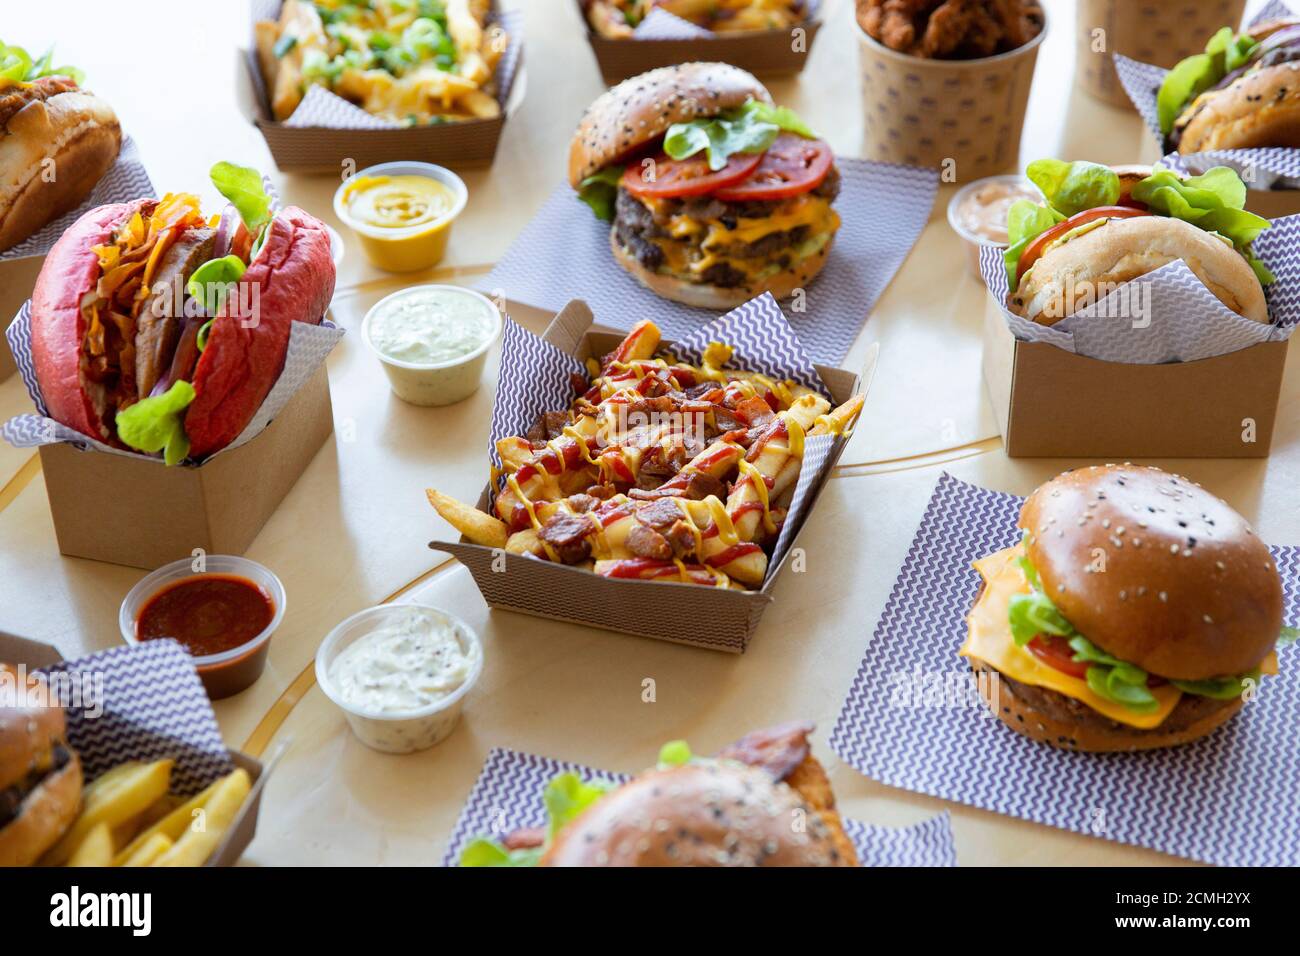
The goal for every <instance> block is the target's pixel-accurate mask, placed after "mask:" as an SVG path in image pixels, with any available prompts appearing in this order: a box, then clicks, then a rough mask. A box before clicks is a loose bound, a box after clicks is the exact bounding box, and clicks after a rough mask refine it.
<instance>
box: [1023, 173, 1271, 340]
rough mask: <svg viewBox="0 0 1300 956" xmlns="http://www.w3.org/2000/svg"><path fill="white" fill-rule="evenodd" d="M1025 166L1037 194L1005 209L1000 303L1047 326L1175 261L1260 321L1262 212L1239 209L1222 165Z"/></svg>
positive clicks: (1265, 273)
mask: <svg viewBox="0 0 1300 956" xmlns="http://www.w3.org/2000/svg"><path fill="white" fill-rule="evenodd" d="M1025 174H1026V175H1027V176H1028V177H1029V178H1030V179H1031V180H1032V181H1033V182H1034V184H1035V185H1036V186H1038V188H1039V190H1040V191H1041V192H1042V194H1043V201H1042V202H1040V203H1034V202H1031V201H1030V200H1028V199H1020V200H1017V201H1016V202H1015V203H1013V204H1012V205H1011V208H1010V209H1009V210H1008V212H1007V233H1008V240H1009V242H1010V245H1009V246H1008V248H1007V250H1006V252H1005V253H1004V260H1005V263H1006V268H1007V281H1008V288H1009V292H1008V296H1007V307H1008V308H1009V309H1010V310H1011V311H1012V312H1014V313H1016V314H1017V315H1021V316H1024V317H1025V318H1027V319H1029V320H1030V321H1033V322H1037V323H1039V324H1040V325H1054V324H1056V323H1057V322H1059V321H1060V320H1062V319H1064V318H1067V317H1069V316H1071V315H1073V314H1074V313H1075V312H1078V311H1080V310H1082V309H1084V308H1086V307H1088V306H1090V305H1092V304H1093V303H1094V302H1096V301H1097V300H1099V299H1102V298H1105V297H1106V296H1107V295H1109V294H1110V293H1111V292H1113V291H1115V290H1116V289H1118V288H1119V287H1120V286H1122V285H1124V284H1125V283H1127V282H1131V281H1132V280H1134V279H1137V278H1140V277H1141V276H1144V275H1146V274H1148V273H1150V272H1154V271H1156V270H1157V269H1160V268H1163V267H1164V266H1167V265H1169V264H1170V263H1171V262H1175V261H1178V260H1182V261H1183V262H1184V263H1186V265H1187V267H1188V268H1189V269H1190V270H1191V271H1192V273H1193V274H1194V275H1195V276H1196V277H1197V278H1198V279H1200V280H1201V282H1202V283H1204V284H1205V287H1206V288H1207V289H1208V290H1209V291H1210V292H1211V293H1213V294H1214V296H1215V297H1216V298H1217V299H1218V300H1219V301H1220V302H1222V303H1223V304H1224V305H1225V306H1227V307H1228V308H1229V309H1231V310H1232V311H1233V312H1236V313H1237V314H1238V315H1241V316H1244V317H1245V318H1248V319H1252V320H1253V321H1256V322H1265V323H1267V322H1268V321H1269V315H1268V302H1267V300H1266V299H1265V297H1264V286H1265V285H1267V284H1269V283H1271V282H1273V281H1274V280H1273V275H1272V273H1271V272H1270V271H1269V270H1268V267H1267V266H1266V265H1265V264H1264V263H1263V262H1261V261H1260V260H1259V259H1258V258H1257V257H1256V256H1255V253H1254V251H1253V249H1252V247H1251V243H1252V242H1254V240H1255V238H1256V237H1257V236H1258V235H1259V234H1260V233H1261V232H1263V231H1264V230H1265V229H1267V228H1268V220H1267V219H1264V218H1262V217H1260V216H1257V215H1255V214H1254V213H1250V212H1246V210H1245V208H1244V207H1245V204H1246V185H1245V183H1243V182H1242V181H1241V178H1240V177H1239V176H1238V175H1237V173H1236V172H1234V171H1233V170H1232V169H1230V168H1229V167H1227V166H1216V167H1215V168H1213V169H1211V170H1209V171H1208V172H1206V173H1203V174H1202V175H1200V176H1190V177H1181V176H1178V175H1177V174H1175V173H1174V172H1172V171H1170V170H1168V169H1165V168H1163V167H1161V166H1158V165H1157V166H1156V167H1154V168H1151V167H1143V166H1121V167H1116V168H1113V169H1112V168H1111V167H1109V166H1102V165H1100V164H1098V163H1087V162H1073V163H1066V162H1062V161H1061V160H1057V159H1040V160H1035V161H1034V162H1032V163H1030V164H1029V166H1028V168H1027V169H1026V170H1025Z"/></svg>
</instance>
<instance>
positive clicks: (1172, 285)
mask: <svg viewBox="0 0 1300 956" xmlns="http://www.w3.org/2000/svg"><path fill="white" fill-rule="evenodd" d="M1254 248H1255V252H1256V254H1257V255H1258V256H1259V257H1260V258H1261V259H1262V260H1263V261H1264V262H1265V263H1267V264H1268V266H1269V268H1270V269H1272V270H1273V273H1274V275H1275V276H1276V277H1277V281H1276V282H1274V283H1272V284H1271V285H1269V286H1268V288H1267V289H1266V290H1265V297H1266V298H1267V300H1268V307H1269V314H1270V316H1271V317H1272V319H1273V323H1272V324H1271V325H1266V324H1264V323H1262V322H1255V321H1254V320H1252V319H1247V318H1244V317H1243V316H1240V315H1238V314H1237V313H1235V312H1233V311H1232V310H1231V309H1229V308H1228V307H1227V306H1225V305H1224V304H1223V303H1222V302H1220V301H1219V300H1218V299H1217V298H1216V297H1215V295H1214V293H1212V292H1211V291H1210V290H1209V289H1207V288H1206V287H1205V285H1204V283H1202V282H1201V280H1200V279H1198V278H1197V277H1196V276H1195V275H1194V274H1193V273H1192V271H1191V270H1190V269H1189V268H1188V267H1187V265H1186V263H1184V262H1183V261H1181V260H1178V261H1176V262H1171V263H1169V264H1168V265H1166V266H1163V267H1161V268H1159V269H1157V270H1156V271H1154V272H1149V273H1147V274H1146V275H1144V276H1140V277H1139V278H1137V279H1134V280H1132V281H1131V282H1127V283H1124V284H1123V285H1121V286H1120V287H1119V288H1117V289H1115V290H1114V291H1112V292H1111V293H1110V294H1109V295H1107V296H1105V297H1104V298H1102V299H1101V300H1100V301H1098V302H1095V303H1093V304H1092V305H1091V306H1088V307H1087V308H1084V309H1080V310H1079V311H1078V312H1076V313H1075V314H1073V315H1071V316H1068V317H1067V318H1064V319H1062V320H1061V321H1059V322H1057V323H1056V324H1055V325H1050V326H1049V325H1039V324H1038V323H1037V322H1031V321H1030V320H1029V319H1026V318H1023V317H1021V316H1019V315H1016V314H1015V313H1014V312H1012V311H1011V310H1010V309H1008V308H1007V307H1006V305H1005V303H1006V301H1007V290H1008V281H1007V272H1006V267H1005V265H1004V264H1003V260H1002V250H1001V249H1000V248H998V247H995V246H984V247H982V248H981V249H980V273H981V275H983V277H984V284H985V285H986V286H987V287H988V290H989V294H990V295H991V296H993V300H994V301H995V302H997V303H999V304H1000V305H1001V308H1002V315H1003V317H1004V318H1005V319H1006V322H1007V327H1008V328H1009V329H1010V330H1011V333H1012V334H1013V335H1014V336H1015V337H1016V338H1017V339H1019V340H1021V341H1023V342H1046V343H1048V344H1050V345H1055V346H1057V347H1058V348H1062V349H1065V350H1066V351H1067V352H1075V353H1077V354H1079V355H1084V356H1087V357H1088V358H1094V359H1100V360H1101V361H1105V362H1121V363H1124V364H1129V365H1156V364H1160V363H1164V362H1194V361H1197V360H1199V359H1204V358H1211V357H1213V356H1216V355H1227V354H1228V353H1229V352H1236V351H1238V350H1239V349H1244V348H1249V347H1250V346H1252V345H1257V344H1259V343H1260V342H1278V341H1283V340H1285V339H1289V338H1290V337H1291V333H1292V332H1293V331H1294V330H1295V327H1296V323H1297V322H1298V321H1300V253H1297V251H1296V250H1297V249H1298V248H1300V215H1297V216H1284V217H1283V218H1281V219H1275V220H1273V224H1272V225H1271V226H1270V227H1269V228H1268V229H1266V230H1265V231H1264V232H1263V233H1261V234H1260V237H1259V238H1258V239H1257V240H1255V243H1254ZM1135 304H1137V305H1140V306H1142V307H1144V308H1145V310H1146V314H1145V315H1144V316H1143V318H1142V321H1143V323H1145V325H1144V327H1137V326H1135V324H1134V322H1135V319H1134V318H1132V317H1131V316H1132V315H1133V314H1134V312H1133V309H1134V305H1135Z"/></svg>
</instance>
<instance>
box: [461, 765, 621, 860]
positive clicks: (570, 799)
mask: <svg viewBox="0 0 1300 956" xmlns="http://www.w3.org/2000/svg"><path fill="white" fill-rule="evenodd" d="M615 786H616V784H614V783H613V782H611V781H608V780H592V781H590V782H587V781H584V780H583V779H582V778H581V777H579V776H578V775H577V774H576V773H562V774H558V775H557V776H555V777H553V778H552V779H551V781H550V783H548V784H547V785H546V790H545V792H544V793H543V794H542V802H543V803H544V804H545V805H546V813H547V817H548V818H549V819H548V823H547V827H546V842H545V844H544V845H543V846H540V847H525V848H523V849H519V850H509V849H506V847H505V846H504V845H503V844H502V843H501V842H500V841H497V840H491V839H487V838H479V839H477V840H474V841H472V842H471V843H469V844H468V845H466V847H465V849H464V850H463V851H462V852H461V855H460V865H461V866H536V865H537V864H538V862H539V861H540V860H541V858H542V854H543V853H544V852H545V851H546V847H547V846H549V845H550V844H551V841H552V840H554V839H555V834H557V833H558V832H560V830H561V829H562V828H563V827H564V826H565V825H566V824H568V823H570V822H571V821H573V820H574V819H576V818H577V817H578V816H580V815H581V814H582V812H583V811H584V810H586V809H587V808H588V807H589V806H591V805H592V804H593V803H595V802H596V801H597V800H599V799H600V798H601V797H603V796H604V795H605V794H607V793H608V792H609V791H610V790H612V789H613V788H614V787H615Z"/></svg>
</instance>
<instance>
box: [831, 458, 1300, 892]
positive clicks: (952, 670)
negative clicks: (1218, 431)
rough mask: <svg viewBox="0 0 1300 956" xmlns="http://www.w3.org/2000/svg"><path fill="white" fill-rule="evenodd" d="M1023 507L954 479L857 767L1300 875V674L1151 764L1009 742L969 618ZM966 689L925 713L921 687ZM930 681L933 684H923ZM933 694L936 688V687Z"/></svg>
mask: <svg viewBox="0 0 1300 956" xmlns="http://www.w3.org/2000/svg"><path fill="white" fill-rule="evenodd" d="M1021 503H1022V499H1020V498H1018V497H1017V496H1015V495H1009V494H1003V493H1001V492H995V491H988V490H985V489H983V488H979V487H976V486H974V485H969V484H966V483H964V482H961V481H959V480H957V479H956V478H953V477H952V476H951V475H948V474H944V475H943V476H942V477H941V478H940V480H939V482H938V486H937V487H936V488H935V492H934V496H933V497H932V498H931V499H930V503H929V506H928V507H927V508H926V511H925V515H924V517H923V518H922V519H921V525H920V527H919V528H918V529H917V532H916V537H915V538H914V539H913V542H912V547H911V550H910V551H909V552H908V555H907V559H906V560H905V562H904V564H903V568H902V570H901V571H900V573H899V576H898V580H897V581H896V582H895V584H894V588H893V591H892V592H891V594H890V596H889V601H888V603H887V604H886V606H885V609H884V611H883V612H882V614H881V616H880V620H879V622H878V624H877V626H876V630H875V633H874V634H873V635H872V637H871V640H870V643H869V644H868V645H867V651H866V655H865V656H864V658H863V661H862V665H861V667H860V668H859V670H858V674H857V677H856V679H855V680H854V682H853V686H852V688H851V689H850V691H849V694H848V698H847V699H846V700H845V702H844V707H843V709H842V710H841V711H840V716H839V720H838V722H837V724H836V726H835V729H834V731H833V733H832V734H831V739H830V743H831V747H832V748H833V749H834V750H835V752H836V753H838V754H839V755H840V756H841V757H842V758H843V759H844V760H845V761H846V762H847V763H848V764H849V765H851V766H853V767H855V768H857V769H858V770H859V771H861V772H862V773H863V774H865V775H867V776H868V777H870V778H872V779H873V780H878V781H880V782H881V783H884V784H887V785H889V786H894V787H901V788H903V789H906V790H913V791H916V792H918V793H925V794H929V795H931V796H936V797H942V798H943V799H946V800H954V801H957V802H959V803H965V804H969V805H971V806H975V807H980V808H982V809H985V810H992V811H994V812H995V813H1002V814H1007V815H1009V816H1014V817H1019V818H1021V819H1024V820H1032V821H1034V822H1036V823H1045V824H1047V825H1049V826H1054V827H1059V828H1061V829H1064V830H1071V831H1074V832H1076V833H1083V834H1091V835H1094V836H1100V837H1104V838H1106V839H1109V840H1115V841H1117V842H1120V843H1130V844H1133V845H1136V846H1142V847H1147V848H1150V849H1153V850H1159V851H1161V852H1163V853H1170V854H1174V855H1177V856H1184V857H1190V858H1192V859H1196V860H1203V861H1205V862H1207V863H1216V864H1221V865H1225V866H1297V865H1300V816H1297V814H1295V813H1294V812H1292V809H1291V803H1292V800H1293V799H1294V795H1295V788H1296V781H1297V780H1300V749H1297V747H1296V743H1295V740H1296V727H1297V726H1300V666H1297V660H1298V657H1300V655H1297V653H1296V651H1295V649H1294V647H1292V648H1288V649H1285V650H1283V651H1282V652H1281V653H1280V654H1279V657H1280V661H1279V664H1280V670H1281V674H1280V675H1279V676H1278V677H1266V678H1265V679H1264V681H1263V683H1262V685H1261V688H1260V693H1259V696H1258V698H1257V699H1255V700H1253V701H1251V702H1250V703H1249V704H1247V705H1246V706H1245V708H1244V709H1243V710H1242V712H1241V713H1240V714H1238V715H1237V716H1236V717H1235V718H1233V719H1232V720H1231V721H1229V722H1228V723H1227V724H1225V725H1224V726H1223V727H1221V728H1220V729H1218V730H1217V731H1215V732H1214V733H1212V734H1210V735H1209V736H1208V737H1205V738H1203V739H1201V740H1198V741H1196V742H1194V743H1191V744H1187V745H1185V746H1181V747H1174V748H1171V749H1168V750H1161V751H1150V752H1146V753H1112V754H1086V753H1072V752H1068V751H1063V750H1056V749H1054V748H1051V747H1048V746H1046V745H1044V744H1041V743H1037V742H1035V741H1032V740H1029V739H1028V738H1025V737H1021V736H1020V735H1018V734H1016V733H1014V732H1013V731H1011V730H1010V729H1008V728H1007V727H1006V726H1004V725H1003V724H1002V722H1001V721H999V720H996V719H994V718H993V716H992V715H991V714H989V713H988V712H987V711H986V710H985V709H984V705H983V704H982V702H980V701H979V699H978V698H977V697H976V696H975V693H974V682H973V679H972V678H971V677H970V670H969V668H968V667H967V666H966V664H965V661H964V660H963V659H962V658H959V657H958V656H957V651H958V649H959V648H960V647H961V645H962V643H963V641H964V640H965V637H966V624H965V615H966V613H967V611H968V610H969V609H970V607H971V605H972V603H973V602H974V600H975V597H976V595H977V594H978V592H979V589H980V577H979V575H978V574H977V573H976V572H975V570H974V569H973V568H972V567H971V562H972V561H974V560H976V559H978V558H980V557H982V556H983V555H986V554H990V553H992V552H994V551H997V550H999V549H1001V548H1004V547H1007V546H1009V545H1011V544H1013V543H1014V542H1015V541H1016V540H1017V539H1018V538H1019V533H1018V531H1017V529H1016V519H1017V516H1018V514H1019V511H1020V506H1021ZM1273 551H1274V555H1275V557H1276V559H1277V562H1278V568H1279V570H1280V571H1281V575H1282V581H1283V589H1284V594H1285V611H1284V620H1285V621H1286V622H1287V623H1289V624H1293V625H1294V624H1296V623H1300V548H1295V547H1286V548H1274V549H1273ZM932 676H933V677H934V679H935V681H948V682H950V684H949V685H947V686H954V687H958V688H968V689H969V690H970V693H969V694H968V695H964V696H962V697H960V699H959V698H957V697H951V698H945V702H946V703H947V704H948V706H923V705H924V704H926V702H927V700H928V698H926V697H922V696H921V688H920V687H917V683H918V681H919V680H921V679H922V678H929V677H932ZM926 686H929V685H926ZM926 693H927V694H928V693H929V691H928V690H927V691H926Z"/></svg>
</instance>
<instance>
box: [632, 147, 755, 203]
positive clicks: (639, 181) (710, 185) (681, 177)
mask: <svg viewBox="0 0 1300 956" xmlns="http://www.w3.org/2000/svg"><path fill="white" fill-rule="evenodd" d="M762 159H763V156H762V154H760V153H754V154H749V153H735V154H734V155H732V156H731V157H730V158H729V159H728V160H727V165H725V166H723V167H722V168H721V169H719V170H716V171H715V170H712V169H709V161H708V159H707V157H706V156H705V154H704V153H703V152H699V153H696V154H695V155H694V156H688V157H687V158H686V159H673V158H672V157H671V156H669V155H668V154H667V153H660V154H659V155H658V156H655V157H654V165H653V166H645V165H643V164H642V161H641V160H633V161H632V162H630V163H628V166H627V169H626V170H624V171H623V181H622V186H623V188H624V189H626V190H627V191H628V192H630V193H631V194H632V195H633V196H639V197H641V198H645V199H677V198H680V197H683V196H703V195H705V194H706V193H711V192H713V191H714V190H715V189H718V188H720V187H722V186H729V185H731V184H732V183H738V182H740V181H741V180H742V179H744V178H745V177H746V176H748V175H749V174H750V173H752V172H753V171H754V170H755V169H757V168H758V165H759V163H760V162H762ZM652 171H653V178H652V177H651V172H652Z"/></svg>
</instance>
